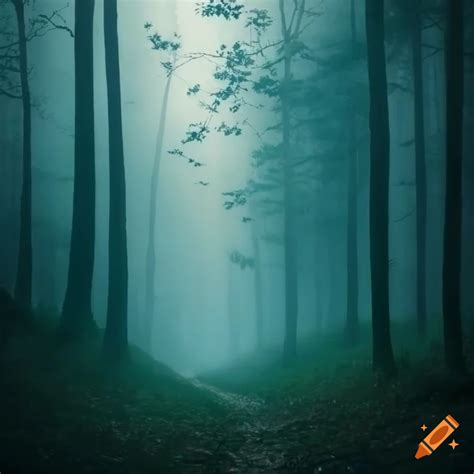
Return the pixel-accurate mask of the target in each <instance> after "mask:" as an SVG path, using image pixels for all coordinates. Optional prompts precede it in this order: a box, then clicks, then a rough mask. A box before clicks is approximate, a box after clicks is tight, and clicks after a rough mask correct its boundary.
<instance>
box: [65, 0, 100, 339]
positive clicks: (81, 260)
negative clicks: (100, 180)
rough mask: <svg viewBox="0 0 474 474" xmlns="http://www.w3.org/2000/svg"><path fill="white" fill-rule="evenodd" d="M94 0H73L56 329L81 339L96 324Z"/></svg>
mask: <svg viewBox="0 0 474 474" xmlns="http://www.w3.org/2000/svg"><path fill="white" fill-rule="evenodd" d="M94 3H95V1H94V0H76V2H75V39H74V60H75V145H74V196H73V209H72V229H71V246H70V253H69V272H68V279H67V287H66V295H65V299H64V304H63V310H62V315H61V322H60V331H61V333H62V334H63V336H65V337H67V338H74V339H80V338H82V337H83V336H84V335H85V334H86V333H87V332H89V331H90V330H91V329H93V328H94V327H95V324H94V319H93V316H92V307H91V294H92V275H93V270H94V245H95V150H94V146H95V140H94V74H93V70H94V54H93V19H94Z"/></svg>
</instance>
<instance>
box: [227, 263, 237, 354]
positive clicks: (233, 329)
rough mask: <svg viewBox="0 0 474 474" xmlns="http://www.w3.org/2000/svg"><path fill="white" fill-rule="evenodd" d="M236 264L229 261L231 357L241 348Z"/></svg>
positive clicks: (228, 296)
mask: <svg viewBox="0 0 474 474" xmlns="http://www.w3.org/2000/svg"><path fill="white" fill-rule="evenodd" d="M236 271H237V270H236V269H234V265H233V264H232V263H229V276H228V278H229V282H228V288H227V303H228V311H229V314H228V317H229V355H230V357H231V358H233V357H236V356H238V354H239V349H240V331H239V316H240V314H239V298H238V297H236V295H235V291H236V288H235V287H236V284H235V280H236V278H235V272H236Z"/></svg>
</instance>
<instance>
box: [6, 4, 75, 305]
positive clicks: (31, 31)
mask: <svg viewBox="0 0 474 474" xmlns="http://www.w3.org/2000/svg"><path fill="white" fill-rule="evenodd" d="M28 3H29V2H28V1H26V0H0V6H1V7H7V6H8V4H11V5H12V6H13V9H14V11H15V19H16V31H12V30H11V29H10V23H11V22H10V15H9V14H8V13H7V11H8V9H7V10H4V11H2V15H1V16H0V22H1V25H0V28H1V30H0V38H1V45H0V95H4V96H6V97H8V98H10V99H19V100H21V103H22V111H23V130H22V185H21V198H20V235H19V249H18V260H17V272H16V282H15V292H14V293H15V298H16V299H17V301H18V302H19V303H20V304H21V305H23V306H24V307H25V308H26V309H29V308H30V307H31V296H32V276H33V251H32V212H31V209H32V201H31V199H32V198H31V196H32V195H31V187H32V182H31V181H32V178H31V174H32V173H31V170H32V160H31V155H32V153H31V111H32V105H33V104H32V99H31V93H30V85H29V75H30V71H29V65H28V43H29V42H30V41H32V40H33V39H35V38H38V37H41V36H44V35H45V34H46V33H47V32H48V31H50V30H54V29H63V30H66V31H68V32H69V34H71V35H72V32H71V30H70V29H69V28H68V27H67V26H66V25H65V24H64V20H63V18H62V17H61V15H60V10H55V11H53V12H52V13H51V14H49V15H46V14H37V15H35V16H33V17H32V18H31V19H30V20H29V21H26V19H25V5H27V4H28ZM58 18H59V19H60V21H61V24H60V23H57V22H56V20H57V19H58Z"/></svg>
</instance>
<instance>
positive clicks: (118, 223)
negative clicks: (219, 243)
mask: <svg viewBox="0 0 474 474" xmlns="http://www.w3.org/2000/svg"><path fill="white" fill-rule="evenodd" d="M117 29H118V28H117V0H104V38H105V71H106V76H107V99H108V101H107V103H108V114H109V166H110V202H109V205H110V208H109V290H108V294H107V325H106V327H105V334H104V355H105V356H106V358H107V359H109V360H111V361H112V362H115V363H116V362H120V361H122V360H124V359H126V358H127V356H128V336H127V309H128V262H127V217H126V210H127V209H126V191H125V166H124V152H123V133H122V108H121V107H122V106H121V91H120V60H119V46H118V31H117Z"/></svg>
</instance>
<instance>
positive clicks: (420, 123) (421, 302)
mask: <svg viewBox="0 0 474 474" xmlns="http://www.w3.org/2000/svg"><path fill="white" fill-rule="evenodd" d="M420 10H421V3H420V0H415V2H414V5H413V19H412V21H413V24H412V55H413V81H414V90H415V100H414V106H415V169H416V268H417V278H416V288H417V305H416V307H417V327H418V334H419V335H420V336H424V334H425V332H426V161H425V120H424V98H423V94H424V92H423V59H422V38H421V34H422V30H421V11H420Z"/></svg>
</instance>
